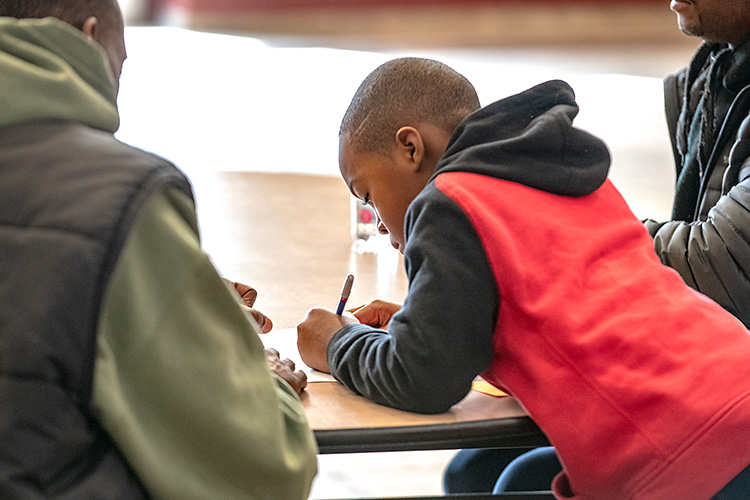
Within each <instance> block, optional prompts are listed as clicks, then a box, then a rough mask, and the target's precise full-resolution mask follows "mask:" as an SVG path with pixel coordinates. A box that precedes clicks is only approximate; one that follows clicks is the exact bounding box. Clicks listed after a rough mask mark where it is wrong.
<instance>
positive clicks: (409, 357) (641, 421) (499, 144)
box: [328, 81, 750, 500]
mask: <svg viewBox="0 0 750 500" xmlns="http://www.w3.org/2000/svg"><path fill="white" fill-rule="evenodd" d="M577 112H578V107H577V105H576V103H575V97H574V94H573V91H572V89H571V88H570V87H569V86H568V85H567V84H566V83H564V82H561V81H551V82H547V83H543V84H541V85H538V86H536V87H534V88H531V89H529V90H527V91H525V92H522V93H520V94H518V95H515V96H512V97H509V98H507V99H503V100H501V101H498V102H495V103H494V104H491V105H490V106H487V107H485V108H483V109H480V110H479V111H477V112H476V113H474V114H472V115H471V116H469V117H468V118H467V119H466V120H465V121H464V122H463V123H462V124H461V125H460V126H459V128H458V129H457V130H456V132H455V133H454V135H453V137H452V139H451V142H450V144H449V145H448V148H447V149H446V151H445V154H444V156H443V158H442V159H441V160H440V162H439V163H438V166H437V169H436V173H435V175H434V177H433V178H432V179H431V181H430V182H429V183H428V185H427V186H426V187H425V189H424V190H423V191H422V192H421V193H420V194H419V195H418V196H417V197H416V198H415V199H414V201H413V202H412V204H411V205H410V207H409V210H408V211H407V214H406V221H405V222H406V224H405V233H406V234H405V241H406V245H405V251H404V257H405V263H406V272H407V275H408V277H409V293H408V296H407V298H406V300H405V301H404V304H403V307H402V309H401V310H400V311H399V312H398V313H397V314H396V315H394V316H393V318H392V319H391V322H390V323H389V325H388V329H387V331H386V330H378V329H373V328H371V327H368V326H364V325H349V326H347V327H344V328H342V329H341V330H340V331H338V332H337V333H336V335H335V336H334V337H333V339H332V340H331V342H330V344H329V346H328V362H329V366H330V368H331V373H332V374H333V375H334V376H335V377H336V379H338V380H339V381H340V382H342V383H343V384H345V385H346V386H347V387H349V388H350V389H351V390H353V391H355V392H357V393H359V394H362V395H364V396H366V397H368V398H370V399H372V400H374V401H376V402H379V403H382V404H385V405H388V406H393V407H396V408H400V409H404V410H408V411H415V412H424V413H437V412H443V411H446V410H448V409H449V408H450V407H451V406H452V405H453V404H455V403H457V402H458V401H460V400H461V399H462V398H463V397H464V396H465V395H466V394H467V393H468V391H469V390H470V388H471V383H472V381H473V380H474V379H475V377H476V376H477V375H480V374H481V375H482V376H483V377H484V378H485V379H486V380H488V381H489V382H490V383H492V384H494V385H496V386H497V387H499V388H501V389H503V390H505V391H507V392H508V393H510V394H512V395H513V396H514V397H515V398H516V399H518V401H519V402H520V403H521V404H522V405H523V406H524V407H525V409H526V410H527V411H528V413H529V415H530V416H531V417H532V418H533V419H534V421H535V422H536V423H537V424H538V425H539V427H540V428H541V429H542V430H543V431H544V432H545V434H546V435H547V436H548V438H549V440H550V442H551V443H552V444H553V445H554V446H555V448H556V450H557V453H558V456H559V457H560V460H561V462H562V464H563V472H562V473H561V474H560V475H559V476H558V477H557V478H556V480H555V483H554V490H555V493H556V495H558V497H560V498H578V499H613V498H617V499H619V500H626V499H636V498H637V499H646V500H650V499H653V500H663V499H666V498H691V499H709V498H710V497H711V496H713V495H714V494H715V493H716V492H718V491H719V490H720V489H721V488H722V487H723V486H724V485H725V484H726V483H727V482H729V481H730V480H731V479H732V478H733V477H734V476H735V475H737V474H738V473H739V472H740V471H741V470H743V469H744V468H745V467H746V466H748V464H750V447H748V446H747V443H749V442H750V335H748V331H747V330H746V329H745V328H744V326H743V325H742V324H741V323H740V322H739V320H737V319H736V318H734V317H733V316H731V315H730V314H729V313H727V312H726V311H725V310H724V309H722V308H721V307H720V306H718V305H717V304H716V303H715V302H713V301H711V300H710V299H708V298H706V297H705V296H703V295H701V294H699V293H698V292H695V291H694V290H692V289H691V288H689V287H688V286H686V285H685V283H684V281H683V280H682V279H681V278H680V276H679V275H678V274H677V273H676V272H675V271H674V270H672V269H671V268H668V267H666V266H663V265H662V264H661V263H660V262H659V260H658V258H657V257H656V254H655V252H654V245H653V240H652V239H651V237H650V236H649V234H648V232H647V231H646V229H645V227H644V226H643V224H642V223H641V222H640V221H639V220H638V219H637V218H636V217H635V216H634V215H633V214H632V212H631V211H630V209H629V208H628V206H627V203H626V202H625V200H624V199H623V198H622V197H621V196H620V194H619V193H618V192H617V190H616V189H615V187H614V186H613V185H612V184H611V182H610V181H609V180H607V178H606V177H607V171H608V168H609V152H608V150H607V148H606V146H605V145H604V143H603V142H602V141H600V140H599V139H597V138H596V137H594V136H592V135H590V134H588V133H586V132H584V131H582V130H580V129H577V128H575V127H573V124H572V121H573V118H574V117H575V115H576V114H577Z"/></svg>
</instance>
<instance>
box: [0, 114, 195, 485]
mask: <svg viewBox="0 0 750 500" xmlns="http://www.w3.org/2000/svg"><path fill="white" fill-rule="evenodd" d="M165 186H174V187H176V188H178V189H181V190H183V191H184V192H185V193H186V194H188V195H190V196H192V193H191V188H190V184H189V183H188V181H187V179H186V178H185V177H184V176H183V175H182V174H181V173H180V172H179V171H178V170H177V169H176V168H175V167H174V166H172V165H171V164H169V163H168V162H167V161H165V160H163V159H161V158H158V157H156V156H153V155H151V154H148V153H145V152H143V151H140V150H137V149H135V148H132V147H130V146H127V145H125V144H122V143H120V142H119V141H117V140H115V139H114V138H113V137H112V135H111V134H108V133H106V132H101V131H97V130H93V129H89V128H86V127H83V126H80V125H75V124H70V123H63V122H50V123H37V124H30V125H24V126H18V127H10V128H5V129H0V499H9V500H10V499H12V500H22V499H23V500H27V499H28V500H36V499H56V500H62V499H66V500H67V499H70V500H89V499H91V500H94V499H96V500H102V499H107V500H119V499H128V500H140V499H145V498H147V495H146V494H145V492H144V491H143V489H142V487H141V485H140V483H139V481H138V479H137V478H136V477H135V476H134V475H133V473H132V472H131V470H130V469H129V467H128V465H127V463H126V462H125V461H124V459H123V458H122V456H121V455H120V453H119V452H118V450H117V449H116V448H115V446H114V445H113V444H112V442H111V441H110V439H109V438H108V436H107V435H106V433H105V432H104V431H103V430H102V429H101V428H100V427H99V425H98V424H97V422H96V421H95V420H94V418H93V417H92V416H91V414H90V411H89V406H90V405H89V403H90V398H91V388H92V382H93V380H92V379H93V365H94V356H95V353H96V331H97V323H98V319H99V313H100V308H101V302H102V297H103V294H104V291H105V289H106V287H107V283H108V281H109V279H110V275H111V273H112V270H113V268H114V266H115V263H116V262H117V259H118V256H119V253H120V251H121V249H122V246H123V243H124V240H125V238H126V236H127V234H128V229H129V228H130V226H131V223H132V222H133V220H134V218H135V217H136V216H137V214H138V211H139V209H140V208H141V207H142V206H143V204H144V202H145V201H146V200H147V199H148V198H149V196H150V195H151V194H152V193H154V192H155V190H157V189H159V188H163V187H165Z"/></svg>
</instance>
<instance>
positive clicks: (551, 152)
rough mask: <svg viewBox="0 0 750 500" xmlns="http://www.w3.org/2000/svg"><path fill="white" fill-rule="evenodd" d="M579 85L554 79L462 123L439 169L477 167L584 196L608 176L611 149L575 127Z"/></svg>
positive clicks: (542, 187)
mask: <svg viewBox="0 0 750 500" xmlns="http://www.w3.org/2000/svg"><path fill="white" fill-rule="evenodd" d="M577 114H578V105H577V104H576V101H575V94H574V92H573V89H572V88H571V87H570V85H568V84H567V83H565V82H563V81H560V80H553V81H549V82H545V83H542V84H540V85H537V86H535V87H532V88H530V89H528V90H526V91H524V92H521V93H520V94H516V95H513V96H510V97H508V98H505V99H502V100H500V101H497V102H495V103H493V104H490V105H489V106H486V107H484V108H482V109H480V110H478V111H476V112H475V113H473V114H471V115H470V116H469V117H468V118H467V119H466V120H464V121H463V122H462V123H461V125H460V126H459V127H458V129H456V131H455V133H454V134H453V137H452V138H451V140H450V143H449V144H448V147H447V148H446V151H445V153H444V155H443V157H442V158H441V159H440V161H439V162H438V164H437V168H436V172H435V175H438V174H441V173H443V172H473V173H478V174H482V175H487V176H491V177H497V178H501V179H504V180H509V181H514V182H518V183H521V184H524V185H526V186H529V187H533V188H536V189H540V190H543V191H547V192H550V193H554V194H559V195H564V196H584V195H587V194H590V193H592V192H593V191H595V190H596V189H597V188H599V186H601V185H602V183H603V182H604V181H605V179H606V178H607V173H608V171H609V165H610V154H609V149H608V148H607V146H606V145H605V144H604V142H603V141H602V140H601V139H598V138H597V137H595V136H593V135H591V134H590V133H588V132H585V131H583V130H580V129H577V128H575V127H573V118H575V116H576V115H577Z"/></svg>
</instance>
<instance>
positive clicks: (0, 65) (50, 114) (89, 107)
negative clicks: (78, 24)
mask: <svg viewBox="0 0 750 500" xmlns="http://www.w3.org/2000/svg"><path fill="white" fill-rule="evenodd" d="M40 120H66V121H74V122H77V123H81V124H84V125H87V126H90V127H93V128H96V129H100V130H105V131H108V132H112V133H114V132H115V131H116V130H117V128H118V127H119V124H120V118H119V115H118V112H117V90H116V86H115V83H114V77H113V75H112V71H111V69H110V67H109V63H108V59H107V56H106V53H105V52H104V49H103V48H102V47H101V46H99V44H97V43H96V42H93V41H89V40H88V39H87V37H86V36H85V35H84V34H83V33H82V32H80V31H79V30H77V29H76V28H74V27H73V26H70V25H69V24H67V23H64V22H62V21H60V20H58V19H54V18H49V17H48V18H45V19H15V18H11V17H0V128H2V127H7V126H11V125H20V124H24V123H29V122H34V121H40Z"/></svg>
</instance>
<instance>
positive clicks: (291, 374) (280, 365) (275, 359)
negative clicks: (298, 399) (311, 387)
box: [264, 348, 307, 394]
mask: <svg viewBox="0 0 750 500" xmlns="http://www.w3.org/2000/svg"><path fill="white" fill-rule="evenodd" d="M264 350H265V353H266V364H268V368H269V369H270V370H271V371H272V372H273V373H275V374H276V375H278V376H279V377H281V378H282V379H284V380H285V381H286V382H287V383H288V384H289V385H291V386H292V389H294V390H295V392H297V394H302V391H303V390H304V389H305V387H307V375H305V372H303V371H302V370H295V369H294V361H292V360H291V359H281V357H280V356H279V351H277V350H276V349H270V348H269V349H264Z"/></svg>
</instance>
